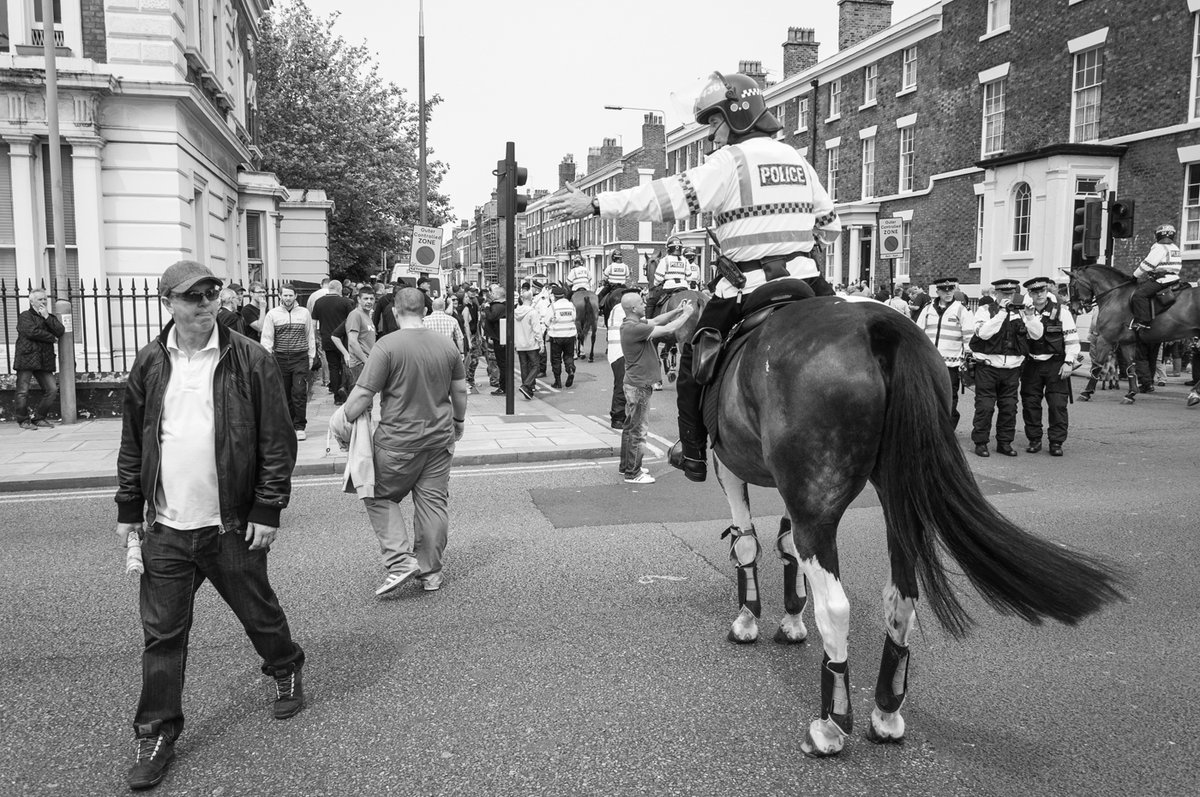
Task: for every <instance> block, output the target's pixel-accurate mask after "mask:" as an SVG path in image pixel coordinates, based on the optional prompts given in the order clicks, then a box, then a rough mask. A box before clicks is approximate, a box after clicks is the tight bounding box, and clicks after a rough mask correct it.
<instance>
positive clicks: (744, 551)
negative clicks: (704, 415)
mask: <svg viewBox="0 0 1200 797" xmlns="http://www.w3.org/2000/svg"><path fill="white" fill-rule="evenodd" d="M713 460H714V462H715V463H716V466H715V468H714V470H715V471H716V474H717V481H718V482H719V483H720V485H721V489H722V490H724V491H725V500H727V501H728V502H729V513H730V515H731V517H732V518H733V525H731V526H730V527H729V528H727V529H725V531H724V532H723V533H722V534H721V539H726V538H728V539H729V558H730V560H732V561H733V565H734V567H735V568H736V570H737V584H738V606H740V607H741V609H740V611H739V612H738V616H737V618H736V619H735V620H734V621H733V625H732V626H730V628H729V635H728V637H727V638H728V639H729V641H730V642H737V643H739V644H747V643H750V642H757V641H758V618H759V616H760V615H761V614H762V602H761V601H760V600H759V597H758V554H759V551H760V548H759V544H758V537H757V535H756V534H755V533H754V519H753V518H752V517H751V516H750V491H749V489H748V488H747V486H746V483H745V482H744V481H742V480H741V479H739V478H738V477H737V476H734V475H733V474H732V473H730V472H729V471H728V470H727V469H725V468H722V467H721V464H720V461H719V460H717V459H716V457H713Z"/></svg>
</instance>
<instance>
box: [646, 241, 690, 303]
mask: <svg viewBox="0 0 1200 797" xmlns="http://www.w3.org/2000/svg"><path fill="white" fill-rule="evenodd" d="M687 273H688V262H687V261H686V260H684V259H683V241H681V240H679V238H678V237H676V236H674V235H672V236H671V237H670V238H668V239H667V254H666V256H665V257H663V258H662V259H660V260H659V261H658V267H657V268H656V269H654V280H653V283H652V284H651V286H650V294H649V295H648V296H647V297H646V316H647V317H648V318H653V317H654V316H655V315H657V314H658V308H659V307H660V306H661V305H662V303H663V301H665V300H666V297H667V296H669V295H670V294H671V293H673V292H675V291H681V290H684V289H686V288H687V286H688V284H687Z"/></svg>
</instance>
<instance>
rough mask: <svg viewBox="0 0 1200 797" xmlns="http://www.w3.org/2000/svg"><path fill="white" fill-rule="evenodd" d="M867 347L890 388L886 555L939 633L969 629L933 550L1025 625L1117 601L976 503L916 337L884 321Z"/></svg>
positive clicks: (936, 372)
mask: <svg viewBox="0 0 1200 797" xmlns="http://www.w3.org/2000/svg"><path fill="white" fill-rule="evenodd" d="M871 345H872V350H873V351H874V353H875V354H876V356H877V357H878V358H879V360H880V361H881V363H883V364H884V371H885V374H886V376H885V379H886V381H887V383H888V399H887V408H886V411H885V412H886V415H885V422H884V430H883V439H882V441H881V444H880V453H879V458H878V460H877V462H876V469H875V473H874V474H873V480H874V481H875V482H876V484H877V486H878V487H879V497H880V501H881V502H882V504H883V512H884V516H885V518H886V521H887V527H888V542H889V546H897V547H898V548H899V549H900V550H902V551H903V552H904V555H905V556H906V557H907V559H908V560H909V561H911V562H913V563H914V566H915V568H916V572H917V575H918V576H919V577H920V581H921V585H922V586H923V587H924V590H925V596H926V598H927V599H928V601H929V603H930V605H931V606H932V607H933V611H934V614H935V615H936V616H937V618H938V620H939V621H940V622H941V624H942V625H943V626H944V627H945V628H946V629H947V630H948V631H949V632H950V633H951V634H953V635H954V636H962V635H963V634H964V633H965V632H966V630H967V629H968V628H969V627H970V625H972V624H973V621H972V619H971V617H970V615H969V614H968V613H967V611H966V610H965V609H964V608H963V606H962V604H961V603H960V602H959V600H958V598H957V596H956V595H955V593H954V589H953V586H952V585H951V583H950V579H949V578H948V575H947V572H946V569H945V567H944V565H943V564H942V562H941V560H940V557H939V555H938V550H937V549H938V543H939V542H940V543H941V545H942V546H944V547H945V549H946V550H947V551H948V552H949V553H950V555H951V556H952V557H953V558H954V560H955V561H956V562H957V563H958V564H959V566H960V567H961V568H962V570H963V571H964V572H965V573H966V576H967V578H968V579H970V581H971V583H972V584H973V585H974V586H975V588H976V589H977V590H979V592H980V594H981V595H983V597H984V598H985V599H986V600H987V602H988V603H990V604H991V605H992V606H993V607H994V608H995V609H996V610H997V611H999V612H1001V613H1004V614H1016V615H1018V616H1020V617H1021V618H1022V619H1024V620H1026V621H1027V622H1030V623H1034V624H1040V623H1041V622H1042V620H1043V619H1045V618H1051V619H1054V620H1058V621H1059V622H1062V623H1066V624H1068V625H1074V624H1075V623H1077V622H1078V621H1079V620H1080V619H1082V618H1083V617H1084V616H1085V615H1088V614H1090V613H1092V612H1095V611H1097V610H1098V609H1100V607H1101V606H1103V605H1104V604H1105V603H1108V602H1110V601H1113V600H1116V599H1119V598H1122V596H1121V594H1120V592H1119V591H1118V589H1117V583H1118V580H1119V577H1118V575H1117V574H1116V572H1115V571H1114V570H1113V568H1112V567H1110V566H1109V565H1107V564H1105V563H1104V562H1102V561H1101V560H1099V559H1097V558H1094V557H1091V556H1088V555H1086V554H1083V553H1080V552H1078V551H1073V550H1070V549H1068V548H1066V547H1063V546H1061V545H1058V544H1055V543H1052V542H1049V541H1047V540H1043V539H1041V538H1039V537H1036V536H1034V535H1032V534H1030V533H1028V532H1026V531H1024V530H1023V529H1021V528H1019V527H1018V526H1017V525H1016V524H1014V523H1013V522H1012V521H1010V520H1008V519H1007V518H1005V517H1004V516H1003V515H1001V514H1000V513H999V512H998V511H997V510H996V509H995V508H994V507H993V506H992V505H991V503H989V502H988V501H987V499H985V498H984V497H983V493H982V492H980V490H979V486H978V485H977V484H976V483H975V479H974V477H973V476H972V474H971V468H970V466H969V465H968V464H967V460H966V457H965V456H963V452H962V449H961V448H960V447H959V444H958V441H957V440H956V439H955V436H954V429H953V428H952V426H951V423H950V403H949V399H950V395H949V390H948V389H949V382H948V380H947V377H946V367H945V365H944V363H943V361H942V359H941V357H940V356H939V355H938V354H937V353H936V352H935V351H934V350H933V347H931V346H930V345H929V341H928V340H927V339H925V337H924V335H923V333H922V332H921V331H920V330H919V329H918V328H917V327H916V326H914V325H913V324H912V322H910V321H908V320H906V319H904V318H902V317H900V316H898V315H897V316H896V318H895V319H892V318H890V317H887V316H881V317H879V318H878V319H876V320H874V321H873V322H872V326H871Z"/></svg>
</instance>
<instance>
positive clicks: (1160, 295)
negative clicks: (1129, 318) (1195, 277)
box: [1130, 280, 1192, 318]
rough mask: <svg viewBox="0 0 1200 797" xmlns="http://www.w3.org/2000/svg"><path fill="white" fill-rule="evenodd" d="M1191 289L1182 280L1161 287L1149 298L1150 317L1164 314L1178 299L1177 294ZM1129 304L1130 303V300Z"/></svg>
mask: <svg viewBox="0 0 1200 797" xmlns="http://www.w3.org/2000/svg"><path fill="white" fill-rule="evenodd" d="M1191 287H1192V284H1191V283H1190V282H1185V281H1184V280H1176V281H1175V282H1171V283H1168V284H1166V285H1164V286H1162V287H1161V288H1160V289H1159V290H1158V291H1157V292H1156V293H1155V294H1154V296H1153V297H1152V298H1151V302H1150V317H1151V318H1157V317H1158V316H1159V315H1161V314H1162V313H1165V312H1166V311H1167V310H1168V309H1169V308H1170V307H1171V305H1173V304H1175V302H1176V300H1178V299H1179V294H1181V293H1183V292H1184V291H1185V290H1188V289H1190V288H1191ZM1130 302H1131V303H1132V298H1131V299H1130ZM1132 310H1133V308H1132V307H1130V311H1132Z"/></svg>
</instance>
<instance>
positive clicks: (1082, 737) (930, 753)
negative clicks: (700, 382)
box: [0, 362, 1200, 797]
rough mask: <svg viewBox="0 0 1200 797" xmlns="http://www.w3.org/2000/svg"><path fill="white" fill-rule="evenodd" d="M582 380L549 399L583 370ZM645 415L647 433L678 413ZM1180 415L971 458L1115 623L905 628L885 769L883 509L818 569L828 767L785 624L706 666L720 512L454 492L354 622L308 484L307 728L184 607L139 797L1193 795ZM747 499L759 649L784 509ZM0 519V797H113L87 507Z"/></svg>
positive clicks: (217, 611)
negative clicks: (185, 649) (278, 716)
mask: <svg viewBox="0 0 1200 797" xmlns="http://www.w3.org/2000/svg"><path fill="white" fill-rule="evenodd" d="M583 368H584V369H585V370H583V371H581V379H580V380H579V381H578V382H577V384H578V385H580V391H579V392H578V395H577V398H575V399H574V400H579V401H587V400H592V398H590V397H591V396H592V394H591V393H590V391H588V392H585V390H584V389H585V388H587V387H588V384H589V382H588V381H587V380H584V379H583V378H582V377H583V376H585V375H589V374H590V372H591V371H592V370H593V369H594V370H595V371H597V372H598V373H603V371H601V370H600V369H601V368H605V369H606V366H605V365H603V364H602V363H600V362H596V363H594V364H592V365H591V366H588V365H586V364H585V365H584V366H583ZM593 378H595V377H593ZM658 395H662V396H664V400H663V401H662V402H661V403H662V404H663V406H662V408H661V416H660V417H661V419H662V420H664V421H669V420H670V419H671V418H673V413H672V412H670V407H669V402H668V401H666V400H665V397H667V396H671V397H673V394H672V393H671V391H670V389H669V388H668V390H667V391H664V393H663V394H658ZM658 395H656V397H655V400H656V403H658V402H659V399H658ZM1183 395H1184V390H1183V389H1182V388H1179V387H1171V388H1168V389H1166V390H1164V391H1162V392H1160V393H1159V394H1156V395H1154V396H1148V397H1144V398H1142V399H1139V401H1138V403H1137V405H1135V406H1134V407H1122V406H1120V405H1118V404H1117V403H1116V402H1117V399H1116V397H1115V396H1113V397H1111V398H1110V397H1109V396H1107V395H1106V394H1099V399H1098V400H1097V401H1096V402H1093V403H1091V404H1086V405H1084V404H1076V405H1075V406H1074V407H1073V408H1072V430H1073V431H1072V436H1071V439H1070V440H1069V441H1068V445H1067V456H1066V457H1064V458H1063V459H1051V458H1050V457H1048V456H1047V455H1046V454H1044V453H1043V454H1039V455H1025V454H1023V453H1022V455H1021V456H1020V457H1018V458H1016V459H1007V458H1003V457H992V458H990V459H987V460H980V459H976V458H975V457H973V456H970V457H969V458H970V461H971V464H972V466H973V467H974V468H975V471H976V474H977V475H978V476H979V477H980V481H981V483H982V484H983V485H984V486H985V490H986V491H987V492H988V494H989V495H990V496H991V500H992V501H993V502H994V503H995V504H996V505H997V506H998V507H999V508H1000V509H1001V510H1002V511H1003V512H1005V513H1006V514H1008V515H1009V516H1010V517H1012V518H1013V519H1015V520H1016V521H1018V522H1019V523H1021V524H1022V525H1024V526H1026V527H1027V528H1029V529H1031V530H1034V531H1037V532H1038V533H1041V534H1044V535H1048V536H1051V537H1053V538H1055V539H1058V540H1060V541H1062V542H1065V543H1068V544H1070V545H1073V546H1077V547H1080V548H1084V549H1087V550H1089V551H1091V552H1094V553H1097V554H1100V555H1102V556H1105V557H1108V558H1110V559H1111V560H1113V561H1115V562H1117V563H1118V564H1119V565H1120V566H1121V567H1123V568H1124V569H1125V571H1126V572H1127V573H1128V587H1127V592H1128V596H1129V601H1128V602H1127V603H1123V604H1119V605H1116V606H1113V607H1111V608H1109V609H1107V610H1105V611H1104V612H1103V613H1101V614H1100V615H1098V616H1096V617H1094V618H1090V619H1089V620H1087V621H1086V622H1085V623H1083V624H1082V625H1080V626H1079V627H1077V628H1073V629H1069V628H1063V627H1061V626H1046V627H1041V628H1035V627H1030V626H1027V625H1025V624H1023V623H1021V622H1020V621H1018V620H1015V619H1012V618H1005V617H1000V616H998V615H996V614H995V613H994V612H992V611H991V610H990V609H988V608H987V607H986V606H984V605H983V604H982V602H981V601H980V600H979V599H978V598H977V597H975V596H974V595H973V594H971V593H969V591H967V593H966V594H968V596H969V597H968V598H967V600H966V605H967V606H968V608H970V609H971V610H972V612H973V613H974V615H975V617H976V619H977V620H978V626H977V627H976V629H975V630H974V632H973V633H972V634H971V636H969V637H968V638H967V639H966V640H964V641H961V642H959V641H953V640H951V639H949V638H948V637H947V636H946V635H945V634H944V633H943V632H942V631H941V630H940V629H939V628H938V627H937V626H936V624H935V623H934V620H933V618H932V616H928V617H923V619H924V620H925V622H924V623H922V624H921V626H920V628H919V631H918V632H917V633H916V635H915V639H914V640H913V645H912V649H913V660H912V669H911V674H910V679H909V687H910V693H909V698H908V701H907V703H906V704H905V715H906V718H907V721H908V728H909V733H908V737H907V740H906V742H905V743H904V744H903V745H900V746H888V747H878V746H875V745H872V744H870V743H869V742H867V741H866V740H865V739H863V738H862V736H861V731H862V729H863V727H865V723H866V722H867V721H868V716H869V713H870V710H871V706H872V702H873V699H872V694H873V690H874V678H875V673H876V670H877V667H878V662H879V653H880V648H881V645H882V641H883V630H882V618H881V612H880V597H879V596H880V591H881V589H882V586H883V579H884V577H885V574H886V552H885V548H884V540H883V533H882V516H881V513H880V511H879V509H878V507H877V506H876V505H874V502H873V501H871V500H870V496H864V497H863V498H862V499H860V501H859V502H858V503H856V505H855V508H852V509H851V510H850V511H849V512H848V513H847V516H846V518H845V520H844V522H843V525H842V529H841V532H840V538H839V542H840V552H841V560H842V568H843V574H844V577H845V583H846V590H847V594H848V596H849V598H850V601H851V606H852V634H851V660H852V661H851V683H852V690H853V698H854V709H855V712H856V714H857V721H858V724H857V726H856V731H855V735H854V738H853V739H852V740H851V742H850V744H849V745H848V747H847V749H846V751H845V752H844V753H843V754H842V756H840V757H839V758H837V759H832V760H823V761H815V760H810V759H807V758H805V757H804V756H802V755H801V753H800V742H801V739H802V738H803V734H804V729H805V727H806V725H807V723H808V722H809V720H811V719H812V717H813V716H814V713H815V712H816V711H817V708H818V702H819V694H820V687H819V677H818V668H819V664H820V660H821V648H820V643H819V638H818V637H817V635H816V633H815V629H814V628H813V626H814V623H813V622H812V620H811V608H810V609H809V610H808V611H807V612H806V622H807V623H808V625H809V628H810V632H811V633H812V634H813V635H812V638H811V640H810V642H809V643H808V644H806V645H803V646H799V647H790V648H788V647H781V646H777V645H774V644H772V643H771V642H769V641H763V642H760V643H758V644H757V645H754V646H747V647H739V646H735V645H731V644H729V643H727V642H726V641H725V640H724V636H725V632H726V630H727V629H728V624H729V622H730V621H731V620H732V619H733V617H734V615H735V614H736V606H735V586H734V585H735V582H734V576H733V571H732V569H731V567H730V565H729V562H728V559H727V548H726V547H725V545H724V544H723V543H721V542H720V541H719V539H718V535H719V533H720V531H721V529H723V528H724V526H726V525H727V524H728V519H727V517H726V515H725V513H724V512H723V511H722V509H721V505H720V500H719V498H715V497H714V496H713V495H712V493H713V491H714V490H717V488H716V486H715V485H711V484H707V485H695V484H691V483H689V482H686V481H685V480H683V479H682V477H681V476H678V475H676V474H675V473H674V472H668V471H669V469H668V468H667V467H666V466H665V465H663V464H661V463H659V464H655V465H654V466H653V470H654V472H655V475H657V476H660V477H661V478H660V480H659V482H658V484H655V485H652V486H647V487H639V488H632V487H628V486H626V485H624V484H621V483H620V481H619V476H618V474H617V469H616V463H615V460H606V461H603V462H598V463H570V462H566V463H550V464H549V465H548V466H545V467H525V468H512V467H510V468H464V469H459V470H458V471H457V472H456V473H455V476H454V479H453V481H452V491H453V495H452V501H453V515H452V528H451V542H450V547H449V549H448V551H447V558H446V567H447V570H446V586H445V588H444V589H443V590H442V591H440V592H437V593H424V592H422V591H420V590H419V589H417V588H416V587H412V588H404V589H402V590H401V591H400V593H399V594H398V595H396V596H395V597H394V598H392V599H387V600H377V599H376V598H375V597H374V596H373V590H374V588H375V586H377V584H378V583H379V582H380V580H381V579H382V571H381V569H380V567H379V564H378V549H377V547H376V545H375V542H374V539H373V537H372V535H371V534H370V531H369V528H368V525H367V521H366V517H365V514H364V513H363V511H362V509H361V507H360V506H358V504H357V502H356V501H355V500H353V499H352V498H351V497H349V496H345V495H342V494H341V493H339V492H338V489H337V487H336V486H335V485H333V484H331V483H330V480H324V481H321V480H313V479H309V480H302V481H300V482H299V483H298V484H297V487H296V490H295V496H294V501H293V507H292V508H291V509H289V511H288V512H287V513H286V514H285V530H284V531H283V532H282V535H281V539H280V541H279V542H278V543H277V544H276V546H275V549H274V550H273V552H272V576H273V580H274V584H275V587H276V591H277V592H278V593H279V595H280V598H281V601H282V603H283V606H284V608H285V610H286V611H287V612H288V615H289V620H290V622H291V625H292V628H293V630H294V633H295V635H296V637H297V639H298V641H299V642H300V643H301V644H302V645H303V646H304V647H305V650H306V651H307V654H308V664H307V666H306V668H305V685H306V691H307V693H308V706H307V708H306V709H305V710H304V711H303V712H302V713H301V714H300V715H298V716H297V717H295V718H294V719H292V720H289V721H287V722H277V721H275V720H273V719H271V717H270V702H269V696H268V685H267V683H266V682H265V681H264V679H263V677H262V676H261V675H260V674H259V672H258V662H257V661H256V660H255V656H254V653H253V651H252V649H251V647H250V645H249V643H248V642H247V641H246V639H245V637H244V635H243V633H242V631H241V628H240V626H239V625H238V624H237V622H236V620H235V619H234V618H233V616H232V614H231V613H230V612H229V611H228V609H227V607H225V606H224V604H223V603H221V601H220V599H219V598H218V597H217V596H216V594H215V592H214V591H213V590H212V589H211V588H208V587H205V588H202V589H201V590H200V593H199V596H198V601H197V608H196V617H195V625H194V627H193V633H192V646H191V656H190V659H189V668H188V676H189V677H188V683H187V689H186V693H185V694H186V696H185V710H186V712H187V722H188V724H187V728H186V730H185V732H184V734H183V736H182V737H181V738H180V741H179V745H178V747H177V752H178V757H177V759H176V762H175V764H174V766H173V767H172V770H171V772H170V774H169V775H168V777H167V780H166V781H165V782H164V783H163V784H162V785H161V786H160V787H158V789H157V790H156V791H155V793H156V794H163V795H168V794H169V795H175V794H195V795H235V794H236V795H259V794H293V795H318V794H331V795H359V794H383V793H403V794H416V795H606V797H607V796H610V795H642V794H645V795H676V794H678V795H710V794H735V793H736V794H747V795H776V794H784V793H803V794H852V795H854V794H862V795H883V794H887V795H1005V796H1007V795H1013V796H1015V797H1028V795H1067V794H1070V795H1074V794H1113V795H1184V794H1194V793H1195V784H1194V780H1195V768H1196V767H1195V762H1196V761H1197V760H1200V755H1198V753H1200V750H1198V749H1197V748H1198V746H1200V745H1198V743H1197V741H1196V734H1195V729H1196V727H1198V725H1200V716H1198V715H1200V710H1198V708H1197V704H1196V701H1195V699H1194V691H1195V690H1194V688H1193V679H1194V677H1195V676H1194V673H1195V669H1196V668H1195V662H1196V661H1197V660H1198V659H1200V644H1198V643H1197V639H1198V638H1200V633H1198V632H1200V628H1197V625H1198V622H1197V617H1198V616H1200V612H1198V609H1200V606H1198V605H1197V604H1198V603H1200V590H1197V580H1198V578H1197V575H1198V566H1197V563H1198V562H1200V543H1198V542H1197V533H1196V532H1197V528H1196V523H1195V518H1196V516H1197V513H1198V511H1200V499H1198V498H1197V494H1196V490H1195V489H1194V478H1195V473H1196V471H1197V464H1198V462H1197V454H1196V446H1195V440H1196V437H1195V434H1194V432H1193V431H1192V429H1193V427H1194V426H1195V424H1196V422H1197V418H1200V415H1197V412H1200V410H1192V411H1188V410H1186V409H1184V407H1183V403H1182V402H1183ZM549 400H551V401H560V400H561V401H566V400H572V399H571V396H570V394H566V395H563V396H551V398H550V399H549ZM604 401H605V406H606V402H607V397H606V398H605V400H604ZM960 437H963V438H964V440H965V435H963V434H961V433H960ZM754 500H755V501H756V503H757V505H758V506H759V507H760V508H761V511H763V512H764V513H767V514H764V516H763V517H762V518H761V520H760V523H759V528H760V530H761V534H762V537H763V540H764V543H767V544H765V545H764V548H765V549H766V553H765V554H764V560H763V568H762V577H763V580H764V588H763V595H764V620H765V623H764V628H765V630H766V631H767V633H768V635H769V633H770V631H772V630H773V622H774V620H775V619H777V617H778V615H779V613H780V611H781V609H782V600H781V598H780V595H779V589H780V585H779V582H780V568H779V566H778V561H777V560H776V559H775V557H774V554H773V552H772V548H771V546H770V544H769V541H770V539H771V538H772V532H773V530H774V529H775V528H776V526H777V523H778V517H777V515H772V514H770V513H772V512H778V511H779V510H778V508H777V506H778V505H777V503H772V499H771V497H770V496H769V495H768V494H767V493H765V492H762V493H756V494H755V496H754ZM651 507H653V511H651V509H650V508H651ZM0 519H2V520H3V522H2V523H0V539H2V542H0V573H3V585H2V586H3V589H0V607H2V608H0V618H2V619H3V623H2V624H0V674H2V675H0V727H2V728H3V731H2V732H0V733H2V738H3V744H2V745H0V794H3V795H35V794H61V795H95V794H110V793H125V787H124V783H123V776H124V772H125V770H126V768H127V767H128V766H129V764H130V763H131V760H132V747H131V744H130V736H131V730H130V721H131V716H132V711H133V708H134V705H135V703H136V699H137V694H138V689H139V680H140V661H139V652H140V628H139V624H138V620H137V611H136V584H135V582H133V581H131V580H130V579H128V578H126V577H125V576H124V575H123V572H122V567H121V561H122V559H121V556H122V554H121V551H119V550H118V549H117V548H116V546H115V541H114V535H113V533H112V529H113V521H114V512H113V506H112V503H111V496H110V495H109V493H108V491H101V492H98V493H91V494H89V493H71V492H69V491H65V490H64V491H58V492H56V493H53V494H50V495H44V496H32V497H21V496H11V497H7V496H6V497H0ZM964 589H966V588H965V587H964Z"/></svg>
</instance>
